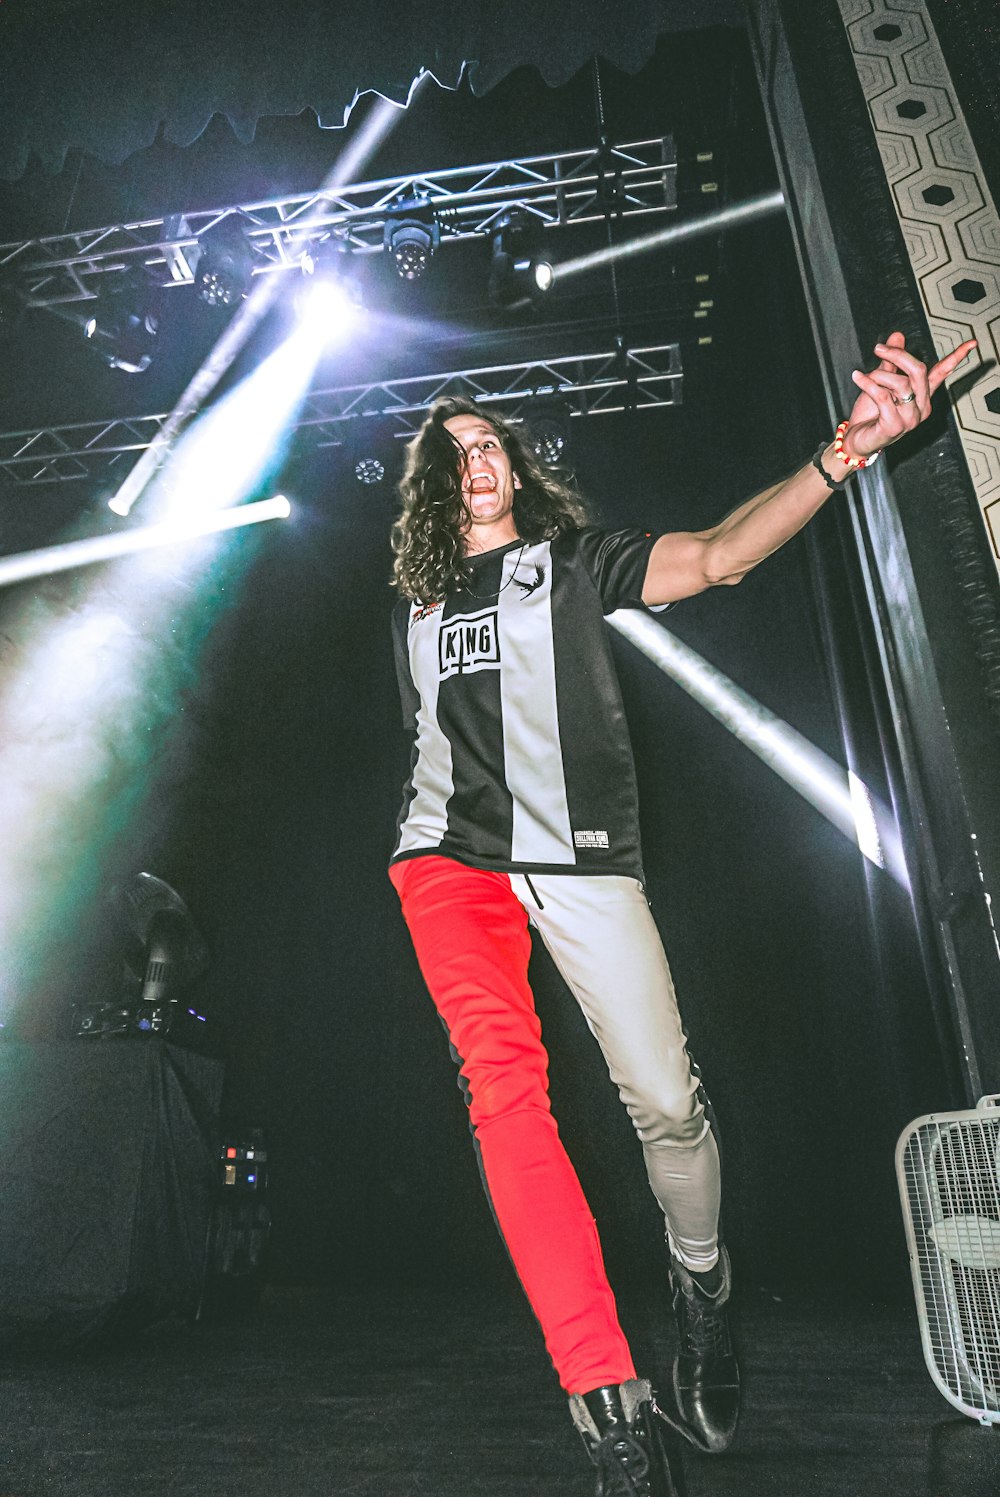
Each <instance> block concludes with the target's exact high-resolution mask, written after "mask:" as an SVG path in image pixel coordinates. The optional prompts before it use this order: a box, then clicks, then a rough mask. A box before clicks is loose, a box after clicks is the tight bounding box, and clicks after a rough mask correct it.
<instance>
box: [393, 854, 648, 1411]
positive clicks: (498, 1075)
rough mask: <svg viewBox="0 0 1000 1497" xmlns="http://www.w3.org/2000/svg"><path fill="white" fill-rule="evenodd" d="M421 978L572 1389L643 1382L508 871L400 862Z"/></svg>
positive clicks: (489, 1180)
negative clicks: (574, 1146) (566, 1129)
mask: <svg viewBox="0 0 1000 1497" xmlns="http://www.w3.org/2000/svg"><path fill="white" fill-rule="evenodd" d="M390 877H391V878H392V881H393V884H394V885H395V887H396V890H397V892H398V893H399V896H400V900H401V902H402V906H403V915H404V917H405V919H406V922H407V925H408V926H409V929H410V934H411V936H412V938H413V944H414V947H415V949H416V953H417V959H418V961H419V963H420V970H421V971H422V973H423V975H424V980H425V982H426V983H427V986H428V988H429V990H430V993H431V996H432V998H433V999H434V1002H435V1004H436V1006H437V1009H438V1012H439V1013H440V1014H441V1016H442V1018H443V1019H444V1021H445V1024H446V1025H447V1027H448V1033H449V1035H450V1036H451V1041H452V1044H453V1045H454V1047H455V1049H456V1051H457V1052H458V1055H459V1057H460V1061H461V1068H462V1074H463V1076H464V1078H465V1081H466V1084H467V1086H468V1091H469V1099H470V1105H469V1114H470V1119H471V1122H472V1126H473V1130H474V1133H475V1137H476V1142H477V1145H478V1148H479V1151H480V1157H481V1160H482V1165H483V1173H484V1175H485V1178H486V1184H487V1189H488V1191H489V1195H490V1201H491V1203H492V1206H493V1211H494V1214H495V1216H496V1219H497V1223H498V1225H499V1227H500V1231H501V1232H502V1234H503V1238H504V1241H505V1242H506V1244H507V1250H508V1252H509V1253H510V1256H511V1259H512V1261H513V1263H514V1267H515V1269H516V1270H517V1273H518V1276H519V1278H520V1280H521V1283H522V1285H523V1286H524V1289H525V1292H526V1294H527V1296H528V1299H529V1301H530V1303H531V1306H532V1309H533V1310H534V1312H535V1315H536V1316H537V1317H538V1321H539V1324H540V1325H541V1328H542V1334H543V1335H544V1337H545V1344H546V1346H547V1347H548V1351H549V1355H550V1356H551V1358H552V1362H553V1364H554V1366H555V1369H556V1371H557V1373H558V1374H559V1379H560V1382H561V1383H562V1385H563V1387H564V1388H565V1389H566V1391H567V1392H568V1393H584V1392H587V1391H589V1390H590V1389H591V1388H598V1387H603V1386H604V1385H605V1384H608V1383H621V1382H624V1381H625V1379H626V1378H630V1377H634V1376H635V1369H634V1367H633V1365H632V1358H631V1355H630V1353H629V1349H628V1345H627V1343H626V1341H625V1337H624V1335H623V1334H622V1330H621V1326H620V1325H619V1323H618V1314H617V1311H616V1309H615V1302H614V1296H613V1294H612V1292H611V1287H610V1285H609V1283H608V1279H607V1274H606V1273H605V1270H604V1261H603V1258H602V1256H601V1246H600V1242H599V1241H598V1236H597V1228H596V1226H595V1224H594V1220H593V1217H592V1216H591V1214H590V1209H589V1207H588V1206H587V1202H586V1200H585V1199H584V1195H583V1191H582V1189H581V1187H580V1182H579V1180H578V1179H577V1176H576V1171H575V1170H574V1169H573V1166H572V1164H571V1163H570V1161H569V1158H568V1157H567V1154H566V1151H565V1149H564V1148H563V1146H562V1142H561V1141H560V1138H559V1133H558V1129H557V1127H556V1123H555V1119H554V1118H553V1116H552V1112H551V1109H550V1106H549V1094H548V1057H547V1055H546V1053H545V1049H544V1046H543V1045H542V1040H541V1026H540V1024H539V1022H538V1016H537V1014H536V1013H535V1004H534V999H533V997H532V994H531V989H530V988H529V986H528V977H527V969H528V954H529V951H530V947H531V943H530V938H529V936H528V929H527V917H526V915H525V912H524V909H523V907H522V905H521V904H520V902H519V900H518V899H517V897H516V895H515V894H514V893H513V891H512V889H511V887H510V880H509V879H508V878H507V876H506V875H505V874H501V873H488V872H484V871H483V870H481V869H477V868H467V867H465V866H464V865H463V864H461V863H455V862H453V861H452V860H451V859H449V858H442V857H436V856H428V857H422V858H413V859H410V860H408V861H406V862H403V863H397V864H395V865H394V867H393V868H392V869H391V870H390Z"/></svg>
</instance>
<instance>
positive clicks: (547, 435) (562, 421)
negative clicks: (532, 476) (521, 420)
mask: <svg viewBox="0 0 1000 1497" xmlns="http://www.w3.org/2000/svg"><path fill="white" fill-rule="evenodd" d="M569 423H570V411H569V407H568V406H567V405H564V404H563V403H562V402H561V401H559V402H554V403H552V404H547V405H543V406H541V407H539V408H538V409H537V410H533V411H531V412H529V414H528V417H527V425H528V440H529V442H530V445H531V448H532V451H533V452H534V454H535V456H536V457H537V458H538V461H539V462H540V463H541V464H542V465H543V466H544V467H546V468H561V467H563V466H564V464H565V462H566V456H567V452H568V448H569V433H570V426H569Z"/></svg>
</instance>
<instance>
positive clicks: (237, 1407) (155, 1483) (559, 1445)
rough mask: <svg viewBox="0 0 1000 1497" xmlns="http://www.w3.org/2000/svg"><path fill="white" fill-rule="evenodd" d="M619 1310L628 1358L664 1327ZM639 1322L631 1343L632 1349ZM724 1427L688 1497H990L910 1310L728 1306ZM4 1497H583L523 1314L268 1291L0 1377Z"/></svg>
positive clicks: (13, 1365)
mask: <svg viewBox="0 0 1000 1497" xmlns="http://www.w3.org/2000/svg"><path fill="white" fill-rule="evenodd" d="M645 1305H646V1295H645V1294H635V1295H633V1296H631V1297H630V1298H629V1299H628V1300H627V1301H626V1302H624V1303H623V1317H624V1318H625V1321H626V1324H627V1326H629V1328H630V1330H632V1331H633V1335H634V1339H635V1340H636V1341H639V1342H641V1341H643V1340H646V1343H647V1345H646V1352H645V1355H646V1359H647V1360H650V1359H654V1358H655V1359H656V1360H658V1361H659V1363H660V1365H662V1366H664V1367H667V1366H668V1365H669V1360H668V1358H669V1326H668V1322H667V1321H666V1319H665V1317H664V1316H663V1315H662V1314H661V1313H660V1311H658V1310H655V1309H654V1310H652V1311H650V1310H648V1309H647V1308H646V1307H645ZM640 1321H642V1322H643V1323H644V1324H645V1326H646V1327H647V1332H648V1334H646V1335H645V1336H644V1335H643V1333H642V1332H637V1331H636V1330H635V1327H636V1326H637V1324H638V1323H639V1322H640ZM739 1322H740V1339H741V1343H742V1346H743V1354H744V1364H745V1369H746V1389H747V1391H746V1401H745V1409H744V1417H743V1422H742V1425H741V1429H740V1433H739V1436H738V1439H737V1442H736V1444H735V1445H734V1446H733V1448H732V1450H731V1451H730V1452H728V1453H727V1454H726V1455H724V1456H717V1457H704V1456H699V1455H697V1454H695V1453H694V1452H693V1451H692V1452H686V1454H685V1466H686V1481H687V1497H737V1494H739V1497H916V1494H920V1497H924V1494H926V1497H996V1493H997V1492H998V1491H1000V1431H998V1430H996V1429H983V1428H981V1427H980V1426H978V1425H976V1424H974V1423H973V1422H972V1421H971V1420H968V1419H965V1418H963V1417H962V1416H961V1415H959V1414H958V1413H957V1412H956V1411H954V1410H953V1409H952V1408H951V1406H950V1405H949V1404H947V1403H946V1402H945V1401H944V1400H943V1399H942V1398H941V1397H940V1395H939V1394H938V1393H937V1392H936V1391H935V1389H934V1387H933V1385H932V1384H931V1382H930V1379H929V1378H928V1376H927V1373H926V1371H925V1369H924V1365H923V1360H922V1357H921V1353H920V1346H919V1339H918V1334H917V1329H916V1322H915V1317H914V1314H913V1311H912V1308H911V1307H907V1306H903V1307H891V1308H887V1307H866V1306H863V1305H858V1304H854V1305H851V1306H848V1305H845V1304H836V1303H832V1302H830V1301H819V1300H814V1299H811V1298H809V1297H805V1296H803V1297H797V1296H793V1297H791V1298H788V1299H785V1300H784V1301H777V1300H775V1299H774V1298H772V1297H770V1296H766V1295H764V1294H763V1293H757V1294H755V1293H754V1292H753V1291H752V1290H746V1289H745V1290H744V1294H743V1302H742V1306H741V1309H740V1316H739ZM2 1376H3V1432H2V1436H0V1497H42V1494H44V1497H62V1494H65V1497H144V1494H149V1497H153V1494H155V1497H164V1494H169V1497H416V1494H422V1497H423V1494H426V1497H529V1494H534V1493H539V1494H541V1493H545V1494H546V1497H592V1492H593V1482H592V1479H591V1476H590V1468H589V1465H588V1463H587V1460H586V1457H585V1456H584V1453H583V1449H582V1447H581V1446H580V1445H579V1443H578V1439H577V1436H576V1434H575V1433H574V1431H573V1429H572V1427H571V1425H570V1423H569V1420H568V1416H567V1413H566V1410H565V1403H564V1400H563V1398H562V1395H561V1393H560V1391H559V1389H558V1387H557V1385H556V1384H555V1380H554V1378H553V1376H552V1374H551V1372H550V1371H549V1370H548V1365H547V1362H546V1360H545V1358H544V1355H543V1353H542V1350H541V1346H540V1340H539V1337H538V1333H537V1330H536V1328H535V1325H534V1322H533V1321H532V1320H531V1318H530V1316H529V1314H528V1312H527V1311H526V1309H525V1308H524V1307H523V1306H522V1304H521V1302H520V1300H519V1299H515V1298H514V1297H513V1296H511V1295H508V1294H505V1293H502V1292H495V1293H492V1294H490V1295H489V1296H484V1295H482V1294H477V1293H473V1292H469V1291H466V1290H455V1291H454V1292H452V1293H450V1294H445V1293H443V1292H442V1291H441V1290H439V1289H438V1290H428V1289H426V1288H421V1287H418V1286H414V1287H412V1288H410V1289H405V1288H403V1287H402V1286H399V1285H396V1286H394V1287H393V1288H392V1289H390V1290H387V1289H385V1288H384V1287H382V1288H379V1289H377V1290H373V1291H371V1292H362V1291H360V1290H358V1289H352V1290H350V1291H345V1292H343V1293H342V1294H338V1293H332V1292H328V1291H320V1290H316V1289H301V1288H294V1289H293V1288H271V1289H269V1290H268V1291H267V1292H266V1294H265V1296H264V1299H263V1301H262V1303H261V1304H260V1306H259V1307H258V1308H257V1309H256V1310H254V1311H252V1312H249V1313H247V1314H244V1315H241V1316H240V1317H238V1318H235V1319H232V1320H230V1321H226V1322H217V1323H214V1324H200V1325H193V1324H189V1323H186V1322H181V1321H175V1322H164V1323H161V1324H159V1325H156V1326H149V1327H147V1328H146V1329H145V1330H144V1331H143V1332H141V1333H140V1334H139V1335H138V1336H137V1337H135V1338H134V1339H133V1340H132V1342H131V1343H130V1344H127V1345H121V1346H115V1347H104V1348H100V1349H97V1348H91V1349H90V1350H89V1351H87V1352H86V1353H76V1354H74V1355H67V1354H63V1355H59V1356H54V1355H40V1354H37V1353H35V1354H30V1355H29V1354H26V1353H22V1354H19V1355H17V1356H8V1357H7V1358H6V1359H5V1362H4V1365H3V1371H2Z"/></svg>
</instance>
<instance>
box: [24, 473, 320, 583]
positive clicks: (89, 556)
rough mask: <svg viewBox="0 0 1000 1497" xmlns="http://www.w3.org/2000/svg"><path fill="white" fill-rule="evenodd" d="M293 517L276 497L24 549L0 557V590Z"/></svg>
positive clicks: (283, 502)
mask: <svg viewBox="0 0 1000 1497" xmlns="http://www.w3.org/2000/svg"><path fill="white" fill-rule="evenodd" d="M290 513H291V506H290V505H289V503H288V500H287V499H285V498H284V497H283V496H281V495H279V496H278V497H277V498H274V499H261V500H258V501H257V503H255V504H241V505H239V506H238V508H236V509H222V510H217V511H216V512H215V513H214V514H202V515H199V516H198V517H197V518H196V519H192V520H185V521H184V522H183V523H182V524H172V525H145V526H142V527H141V528H139V529H136V530H123V531H120V532H119V533H118V534H117V535H95V536H90V537H88V538H87V539H85V540H80V541H67V542H66V543H65V544H64V545H61V546H45V547H43V548H42V549H41V550H39V551H22V552H21V553H20V554H19V555H17V556H4V557H0V587H11V586H12V585H13V584H14V583H15V582H25V581H27V580H28V579H29V578H31V577H50V576H52V574H53V573H55V572H68V571H71V570H72V569H73V568H74V567H86V566H92V565H93V564H94V563H95V562H98V561H110V560H112V559H113V558H114V557H117V556H128V555H131V554H132V553H133V552H136V551H151V550H153V549H154V548H155V547H157V546H172V545H175V544H176V543H177V542H178V541H188V540H194V539H196V538H197V537H198V536H201V535H212V534H214V533H215V532H216V531H220V530H236V529H238V528H240V527H242V526H243V525H259V524H260V523H261V521H262V520H285V519H287V518H288V516H289V514H290Z"/></svg>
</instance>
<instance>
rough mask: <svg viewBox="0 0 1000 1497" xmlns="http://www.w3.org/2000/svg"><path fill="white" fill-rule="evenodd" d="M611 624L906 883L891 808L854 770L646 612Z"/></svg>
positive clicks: (628, 613) (621, 613)
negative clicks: (883, 803) (783, 719)
mask: <svg viewBox="0 0 1000 1497" xmlns="http://www.w3.org/2000/svg"><path fill="white" fill-rule="evenodd" d="M608 622H609V623H610V624H611V625H612V626H613V627H614V628H615V629H617V631H618V632H619V634H622V635H624V637H625V638H626V639H627V640H629V641H630V642H631V643H632V644H633V645H635V647H636V649H638V650H641V651H642V653H643V654H644V655H645V656H646V657H647V659H649V660H651V661H652V662H653V664H654V665H655V666H657V667H658V668H659V669H660V670H661V671H663V673H664V675H666V676H669V677H670V679H671V680H672V681H675V682H676V683H677V685H678V686H681V687H683V689H684V690H685V691H686V692H687V693H688V695H689V696H691V697H693V699H694V700H695V701H696V702H697V703H698V705H699V706H701V707H704V708H705V710H706V711H707V712H710V713H711V714H712V716H713V717H714V718H715V719H716V720H717V721H718V722H720V723H722V725H723V727H726V728H728V729H729V731H730V733H732V734H733V736H734V737H735V738H738V739H739V741H740V743H742V744H743V745H744V746H745V747H746V748H748V749H749V750H750V751H751V753H753V754H756V755H757V758H758V759H760V760H761V761H762V762H763V763H764V764H766V765H767V766H768V768H769V769H772V770H774V772H775V774H777V775H780V777H781V778H782V779H783V780H784V781H785V783H786V784H788V785H790V786H791V787H792V789H793V790H795V791H797V792H798V794H799V795H801V796H802V798H803V799H804V800H807V801H808V802H809V804H810V805H811V806H814V807H815V808H816V810H818V811H820V812H821V813H822V815H824V816H825V817H826V819H827V820H828V821H830V822H832V824H833V825H834V826H835V827H836V828H837V830H838V831H840V832H843V834H844V836H845V837H847V838H848V839H849V840H850V841H851V842H854V843H856V844H857V846H858V847H859V849H860V850H861V852H862V853H864V855H865V857H866V858H868V859H869V861H870V862H872V863H874V864H875V865H876V866H877V867H879V868H885V869H887V871H888V872H889V873H890V874H891V875H892V877H893V878H894V879H895V880H896V882H897V883H899V884H901V885H903V886H904V887H906V886H907V885H908V882H909V880H908V878H907V874H906V866H905V863H904V860H903V851H902V847H901V845H900V840H899V833H898V831H897V828H896V824H895V820H894V818H893V816H892V813H891V812H890V810H889V809H888V807H886V806H884V805H882V804H881V803H880V802H879V801H878V800H877V799H876V798H875V797H874V796H873V795H872V793H871V791H870V790H869V789H868V787H867V785H865V784H864V782H863V781H862V780H860V779H859V778H858V777H857V775H855V774H854V773H853V771H851V770H846V769H844V768H843V767H842V766H841V765H839V764H838V763H837V762H836V760H835V759H831V758H830V756H829V754H827V753H824V751H823V750H822V749H821V748H817V746H816V745H815V744H814V743H810V742H809V740H808V738H805V737H804V736H803V735H802V734H801V733H799V732H798V731H797V730H796V729H795V728H793V727H790V726H789V724H788V723H786V722H783V721H782V719H781V718H780V717H778V716H777V715H776V714H775V713H773V712H770V711H769V710H768V709H767V708H766V707H764V706H762V705H761V703H760V702H758V701H756V700H755V699H754V698H753V697H752V696H750V695H749V693H748V692H745V691H743V690H742V689H741V688H740V687H739V686H737V685H736V684H735V683H734V682H733V681H730V679H729V677H728V676H725V675H723V673H722V671H720V670H717V669H716V667H715V666H714V665H710V664H709V662H708V661H707V660H704V659H703V658H702V656H700V655H699V654H698V653H697V651H695V650H692V649H691V647H690V646H689V645H686V644H684V643H683V641H682V640H679V639H678V638H677V637H676V635H674V634H671V633H670V631H669V630H668V629H665V628H664V627H663V625H662V624H658V623H656V622H654V620H653V619H652V618H650V616H649V615H648V614H644V613H640V612H639V611H638V610H637V609H632V608H621V609H619V610H618V611H617V612H616V613H613V614H611V615H610V617H609V619H608Z"/></svg>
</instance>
